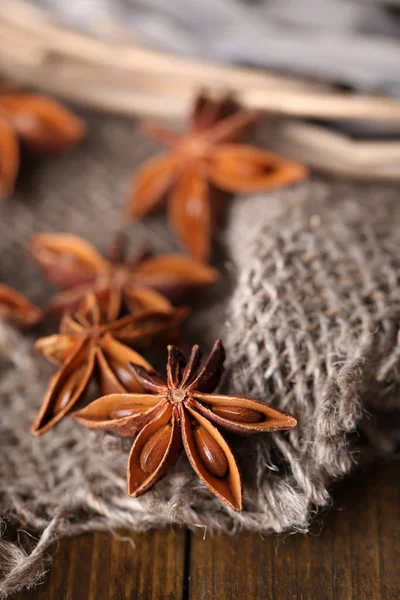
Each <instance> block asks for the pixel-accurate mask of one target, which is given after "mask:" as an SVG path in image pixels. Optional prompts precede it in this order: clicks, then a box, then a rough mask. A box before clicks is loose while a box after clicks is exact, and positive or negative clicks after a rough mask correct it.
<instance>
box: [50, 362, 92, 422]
mask: <svg viewBox="0 0 400 600" xmlns="http://www.w3.org/2000/svg"><path fill="white" fill-rule="evenodd" d="M84 370H85V366H84V365H81V366H80V367H79V368H78V369H77V370H76V371H74V372H73V374H72V375H71V377H69V379H67V381H66V382H65V383H64V385H63V386H62V387H61V390H60V392H59V393H58V394H57V401H56V402H55V404H54V412H58V411H59V410H62V409H63V408H65V407H66V406H67V404H68V402H69V401H70V400H71V398H72V396H73V394H74V393H75V391H76V389H77V388H78V386H79V384H80V382H81V377H82V375H83V372H84Z"/></svg>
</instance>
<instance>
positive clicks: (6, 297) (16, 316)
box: [0, 283, 43, 329]
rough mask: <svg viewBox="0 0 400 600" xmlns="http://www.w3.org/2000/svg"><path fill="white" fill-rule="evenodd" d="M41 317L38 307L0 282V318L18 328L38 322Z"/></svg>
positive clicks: (26, 327) (25, 327)
mask: <svg viewBox="0 0 400 600" xmlns="http://www.w3.org/2000/svg"><path fill="white" fill-rule="evenodd" d="M42 317H43V313H42V311H41V310H40V308H38V307H37V306H34V305H33V304H31V302H29V300H27V299H26V298H25V297H24V296H22V294H20V293H19V292H17V291H16V290H14V289H13V288H11V287H9V286H8V285H5V284H4V283H0V319H4V320H5V321H8V322H9V323H11V325H14V326H15V327H18V328H19V329H28V328H29V327H33V326H34V325H36V324H37V323H39V321H40V320H41V319H42Z"/></svg>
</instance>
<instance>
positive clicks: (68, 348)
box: [34, 333, 81, 365]
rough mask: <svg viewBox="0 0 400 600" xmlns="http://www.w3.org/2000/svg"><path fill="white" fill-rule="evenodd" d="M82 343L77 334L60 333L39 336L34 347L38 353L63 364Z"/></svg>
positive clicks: (57, 363) (58, 363)
mask: <svg viewBox="0 0 400 600" xmlns="http://www.w3.org/2000/svg"><path fill="white" fill-rule="evenodd" d="M80 343H81V339H80V338H79V337H78V336H76V335H73V334H71V335H69V334H67V333H58V334H54V335H48V336H46V337H42V338H39V339H38V340H37V341H36V342H35V346H34V347H35V350H36V352H37V353H38V354H40V355H41V356H44V358H46V359H47V360H49V361H50V362H52V363H55V364H56V365H62V364H63V363H64V362H65V360H66V359H67V358H68V357H69V356H71V354H72V353H73V352H74V351H75V348H77V347H78V345H80Z"/></svg>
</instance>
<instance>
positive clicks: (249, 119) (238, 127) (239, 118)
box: [206, 111, 260, 144]
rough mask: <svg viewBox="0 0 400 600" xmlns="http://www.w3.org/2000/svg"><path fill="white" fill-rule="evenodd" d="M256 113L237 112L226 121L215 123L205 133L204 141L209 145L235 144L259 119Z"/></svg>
mask: <svg viewBox="0 0 400 600" xmlns="http://www.w3.org/2000/svg"><path fill="white" fill-rule="evenodd" d="M259 116H260V115H259V113H258V112H257V111H249V112H237V113H235V114H234V115H230V116H229V117H227V118H226V119H222V120H221V121H218V122H217V123H215V125H214V126H213V127H212V128H211V129H209V131H207V133H206V139H207V140H208V141H209V142H210V143H211V144H221V142H236V141H239V140H240V139H242V138H243V136H244V135H245V134H246V133H247V132H248V131H249V129H250V127H251V126H252V125H254V123H255V122H256V121H257V120H258V118H259Z"/></svg>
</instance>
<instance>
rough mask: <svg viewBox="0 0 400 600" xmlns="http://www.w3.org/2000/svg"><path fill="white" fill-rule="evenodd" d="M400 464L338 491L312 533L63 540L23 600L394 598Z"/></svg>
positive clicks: (168, 533)
mask: <svg viewBox="0 0 400 600" xmlns="http://www.w3.org/2000/svg"><path fill="white" fill-rule="evenodd" d="M399 476H400V464H399V463H392V464H383V465H378V466H375V467H373V468H372V469H370V470H369V471H368V472H362V473H358V474H357V475H356V476H355V477H353V478H352V479H351V480H348V481H345V482H341V483H340V484H338V485H336V487H335V488H334V492H333V498H334V506H333V508H331V509H329V510H328V511H326V514H324V515H319V516H318V517H317V518H316V520H315V522H314V524H313V527H312V532H311V533H310V534H308V535H300V534H297V535H286V536H267V537H265V538H262V537H261V536H259V535H257V534H248V533H241V534H240V535H237V536H235V537H228V536H221V535H215V536H211V535H207V536H206V537H205V539H203V536H202V535H201V534H192V533H190V532H188V531H186V530H185V529H179V528H174V529H173V530H172V529H171V530H164V531H151V532H149V533H146V534H138V535H133V534H130V533H126V532H121V537H120V538H116V537H112V536H111V535H107V534H96V535H84V536H81V537H79V538H75V539H70V540H64V541H62V542H61V543H60V544H59V547H58V548H57V549H56V548H55V549H54V552H55V554H54V560H53V563H52V567H51V569H50V573H49V576H48V577H47V580H46V582H45V583H44V584H43V585H41V586H40V587H39V588H36V590H34V591H31V592H25V593H23V594H19V595H18V596H17V597H16V598H17V600H22V599H23V600H31V599H35V600H45V599H46V600H67V599H68V600H81V599H82V600H86V599H88V600H106V599H107V600H109V599H111V600H124V599H128V598H129V599H134V600H136V599H137V600H150V599H151V600H185V599H190V600H214V599H217V600H242V599H243V600H247V599H249V600H292V599H293V600H339V599H340V600H397V599H399V598H400V477H399Z"/></svg>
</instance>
